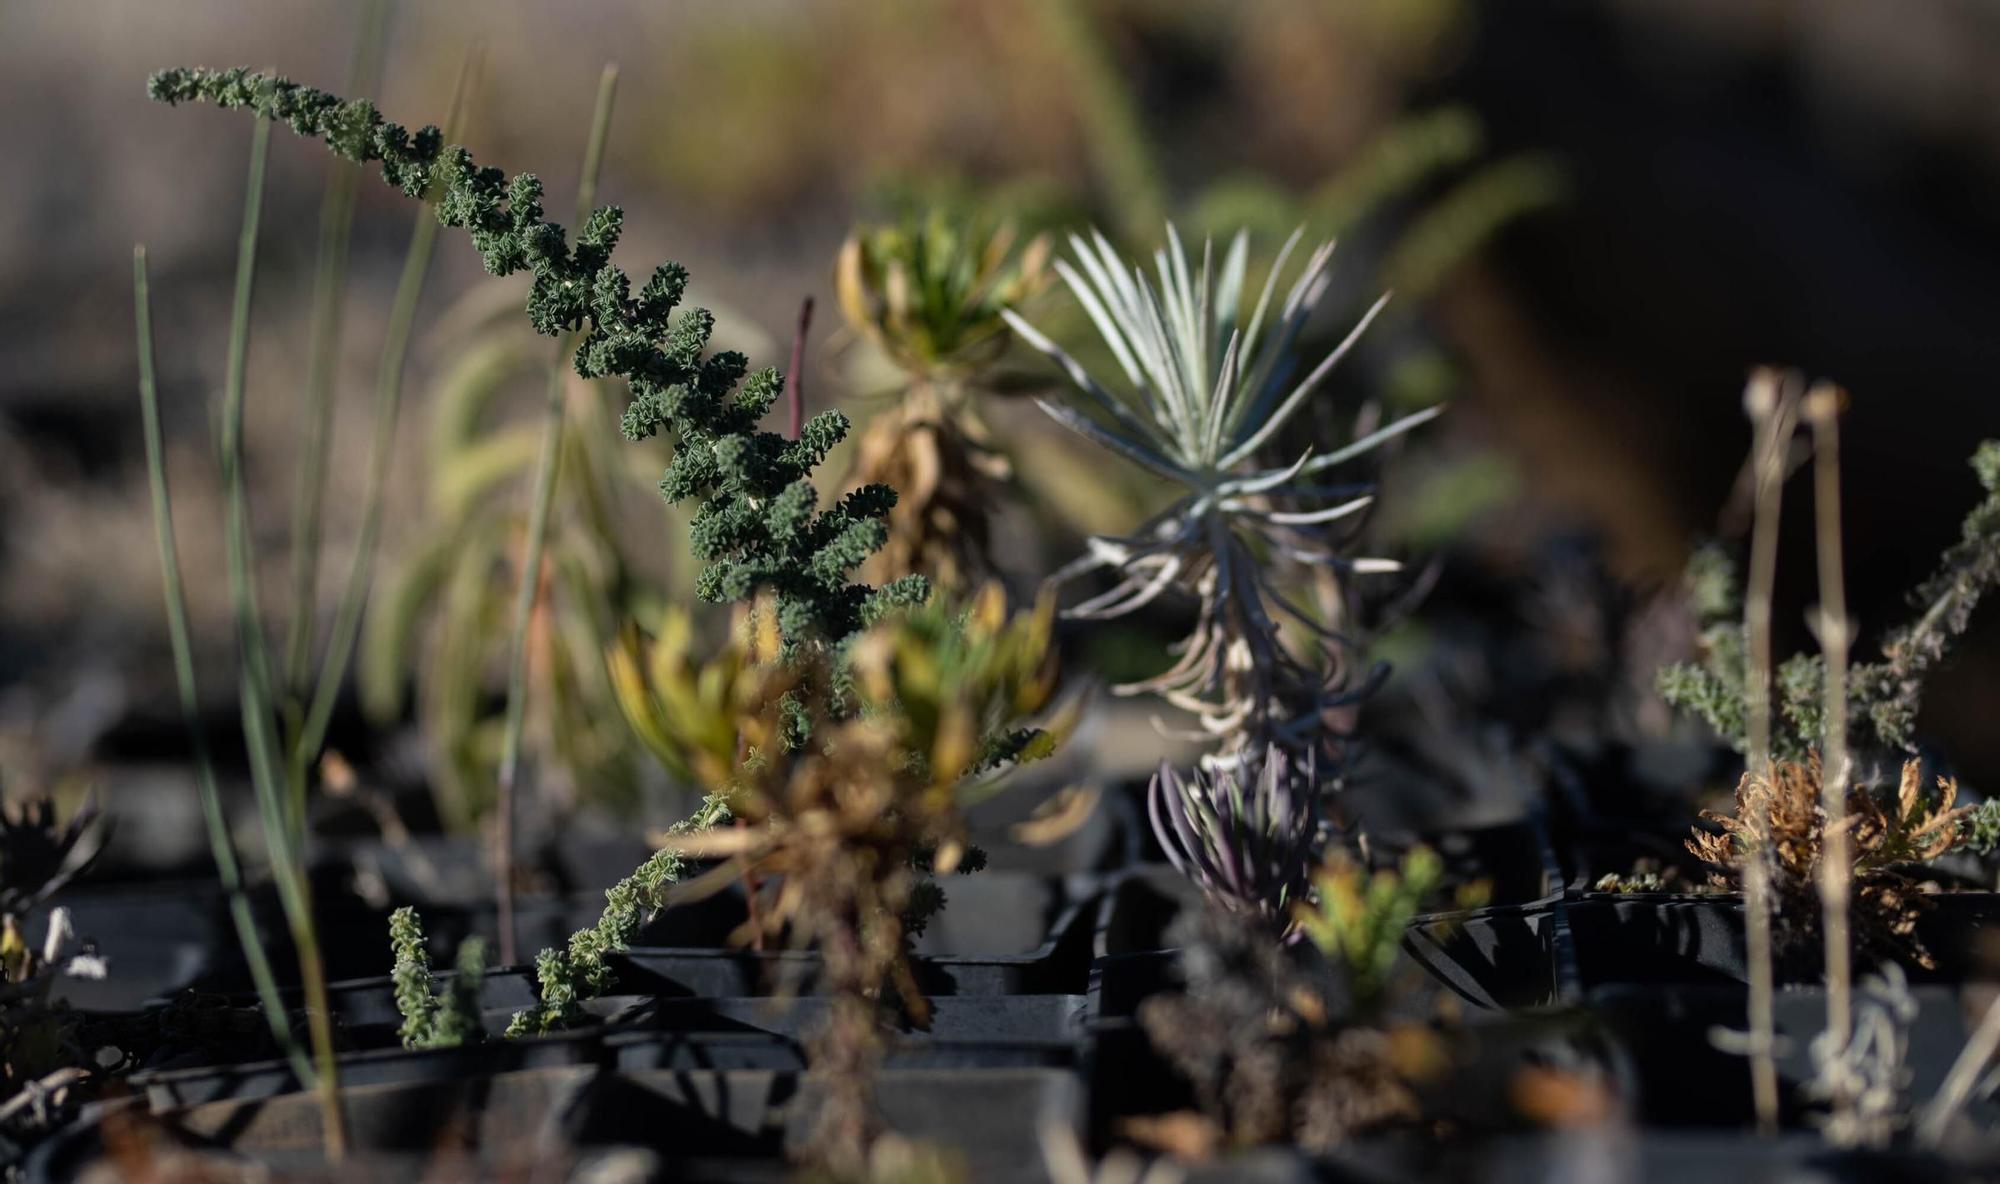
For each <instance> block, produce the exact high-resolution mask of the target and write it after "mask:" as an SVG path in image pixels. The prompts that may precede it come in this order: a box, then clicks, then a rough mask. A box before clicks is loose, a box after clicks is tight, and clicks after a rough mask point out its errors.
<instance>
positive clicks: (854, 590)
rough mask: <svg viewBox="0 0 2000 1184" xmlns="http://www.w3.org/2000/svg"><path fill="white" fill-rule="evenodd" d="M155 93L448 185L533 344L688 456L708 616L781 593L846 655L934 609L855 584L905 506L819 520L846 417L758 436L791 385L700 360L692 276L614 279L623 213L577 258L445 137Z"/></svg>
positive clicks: (215, 92)
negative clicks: (553, 352)
mask: <svg viewBox="0 0 2000 1184" xmlns="http://www.w3.org/2000/svg"><path fill="white" fill-rule="evenodd" d="M147 89H148V92H149V93H150V94H151V95H152V97H153V98H155V99H156V100H159V101H161V102H165V103H170V104H177V103H183V102H197V101H198V102H208V103H213V104H215V105H216V106H218V107H223V108H234V109H248V110H249V111H251V112H253V113H254V114H255V115H257V116H258V117H259V118H262V119H270V120H275V121H278V122H282V123H284V124H286V125H287V126H289V127H290V128H291V129H292V130H293V131H294V132H296V133H297V134H299V135H301V136H308V137H312V138H316V139H320V140H323V141H324V142H325V143H326V145H327V147H328V148H330V149H332V150H333V152H334V153H335V154H337V155H339V156H340V157H342V158H343V159H346V160H350V161H354V162H356V163H358V164H369V163H377V162H379V163H380V165H381V172H382V177H383V180H385V181H387V182H388V183H389V184H391V185H394V186H396V187H397V188H399V189H401V190H402V191H403V192H404V193H406V194H409V195H410V196H412V197H415V196H418V195H421V194H423V193H424V192H425V191H426V190H428V189H429V188H430V186H431V184H432V183H433V182H434V181H436V182H439V183H441V185H442V190H443V192H442V196H441V197H440V198H439V200H438V202H437V207H436V212H437V218H438V221H439V222H440V223H442V224H443V225H445V226H450V227H456V228H462V229H464V230H466V231H467V232H468V233H469V234H470V235H471V237H472V242H473V246H474V247H476V248H477V249H478V251H479V255H480V259H481V261H482V262H483V263H484V264H485V266H486V270H487V271H488V272H490V273H492V274H494V275H499V276H504V275H511V274H513V273H515V272H519V271H526V272H528V273H530V274H531V275H532V276H533V281H534V282H533V284H532V286H531V287H530V289H529V293H528V301H527V312H528V316H529V319H530V320H531V321H532V322H533V324H534V326H535V329H536V331H538V332H540V333H543V334H546V335H549V336H555V335H558V334H561V333H563V332H566V331H570V330H579V331H580V333H579V341H578V345H577V349H576V355H575V366H576V370H577V373H579V374H581V375H583V376H584V377H586V378H600V377H607V376H616V377H619V378H623V379H624V380H625V381H626V382H627V384H628V385H629V386H630V388H631V392H632V402H631V405H630V406H629V407H628V408H627V410H626V412H625V415H624V419H623V423H622V425H621V426H622V428H623V430H624V432H625V435H626V436H627V437H629V438H631V439H635V440H639V439H646V438H649V437H652V436H656V435H662V436H668V437H671V438H672V439H674V441H675V442H676V445H677V447H676V449H675V452H674V457H673V461H672V463H671V464H670V465H669V466H668V468H667V472H666V475H665V477H664V478H663V479H662V480H661V482H660V488H661V491H662V493H664V494H665V495H666V497H667V499H668V500H669V501H672V502H681V501H692V502H695V503H697V509H696V510H695V514H694V519H693V523H692V527H691V530H690V534H691V537H692V541H693V548H694V552H695V556H696V558H698V559H700V560H702V561H703V562H704V563H705V564H707V566H706V567H705V568H704V570H703V571H702V573H701V575H700V577H699V578H698V579H697V581H696V585H695V586H696V592H697V594H698V595H700V596H701V597H702V598H703V599H705V600H709V601H715V602H726V601H737V600H744V599H747V598H749V597H750V596H751V595H753V594H754V593H755V592H757V591H758V590H760V589H768V590H769V591H770V592H771V593H772V594H773V595H774V596H775V598H776V602H777V613H778V622H779V626H780V628H781V629H782V630H783V631H784V635H785V638H786V641H787V643H788V645H789V646H796V645H798V644H801V643H804V642H809V641H834V642H837V641H840V640H842V639H844V638H846V637H848V636H849V635H850V634H852V633H854V632H855V631H856V630H857V629H859V628H861V626H862V625H864V624H865V623H867V622H868V621H869V620H871V619H873V618H874V617H875V616H876V615H878V614H879V613H880V612H881V611H882V610H883V609H885V608H887V607H891V606H894V605H898V604H914V603H917V602H919V601H921V600H922V599H923V595H924V592H925V585H924V582H923V581H922V580H921V579H914V578H913V579H905V580H898V581H895V582H894V583H891V584H889V585H886V586H884V587H881V588H872V587H869V586H867V585H865V584H859V583H855V582H853V581H852V580H851V579H850V574H851V573H852V572H853V570H854V569H855V568H856V567H857V566H859V565H860V563H861V562H862V561H863V560H864V559H866V558H867V557H868V556H869V554H871V553H872V552H873V551H874V550H875V549H876V548H877V547H879V546H881V544H882V542H883V540H884V539H885V537H886V533H887V528H886V527H885V525H884V524H883V521H882V520H883V518H884V516H886V515H887V514H888V512H889V510H890V508H891V507H892V506H894V505H895V501H896V494H895V491H894V490H892V489H890V488H888V487H887V486H881V485H871V486H864V487H862V488H860V489H857V490H855V491H854V492H852V493H850V494H848V495H847V496H846V497H845V498H843V499H841V500H840V501H839V502H838V503H836V504H834V505H832V506H828V507H825V508H822V507H820V505H819V498H818V493H817V492H816V491H815V489H814V487H813V484H812V481H811V476H812V472H813V470H814V468H816V467H817V466H818V465H819V463H820V462H821V461H822V460H824V459H825V458H826V454H827V452H828V451H829V450H830V449H832V448H833V446H834V445H835V444H838V443H839V442H840V441H841V440H842V439H843V438H844V437H845V436H846V435H847V430H848V421H847V419H846V417H845V416H843V415H841V414H840V413H839V412H838V411H824V412H821V413H820V414H818V415H816V416H814V417H813V418H812V419H811V420H809V421H807V422H806V423H805V424H804V425H803V427H802V428H801V430H800V432H799V436H798V439H796V440H790V439H786V438H785V437H783V436H781V435H779V434H777V433H775V432H769V431H763V430H760V429H759V428H758V426H757V425H758V424H759V423H760V422H761V421H762V419H763V417H764V415H765V413H766V412H767V411H769V410H770V408H771V405H772V403H774V402H775V401H776V400H777V398H778V396H779V394H780V393H781V392H782V391H783V389H784V378H783V376H782V375H780V374H779V373H778V371H776V370H774V369H764V370H759V371H757V372H756V373H754V374H752V373H750V371H749V362H748V360H747V359H745V358H744V357H743V355H741V354H739V353H735V352H722V353H717V354H713V355H710V356H706V357H705V356H703V355H704V351H705V350H706V348H707V345H708V338H709V333H710V331H711V330H712V329H713V328H714V324H715V318H714V317H713V316H712V315H711V314H710V313H709V312H708V311H707V310H706V309H700V308H690V309H687V310H684V311H677V310H678V309H679V305H680V301H681V296H682V294H683V293H684V291H685V290H686V287H687V278H688V276H687V271H686V269H685V268H682V267H681V266H680V265H679V264H676V263H666V264H662V265H660V266H659V267H658V268H656V269H654V271H653V274H652V276H651V278H649V279H648V280H647V281H646V282H645V284H644V285H642V286H641V287H640V289H639V291H638V292H637V294H636V295H635V294H634V293H633V291H632V285H631V280H630V279H629V277H627V275H626V273H625V272H624V271H623V270H622V269H620V268H618V267H615V266H613V265H612V264H611V262H610V257H611V252H612V250H613V248H615V247H616V246H617V244H618V239H619V236H620V234H621V232H622V230H623V228H624V215H623V213H622V212H621V211H620V210H619V209H618V207H616V206H602V207H599V208H598V209H596V210H593V211H592V212H591V214H590V216H589V217H588V218H587V219H586V220H585V222H584V224H583V226H582V227H581V228H580V229H579V231H578V233H577V236H576V242H575V244H574V246H572V245H571V244H570V242H569V235H568V232H567V231H566V230H565V229H564V228H563V227H562V226H561V225H559V224H557V223H554V222H550V221H547V220H545V219H544V218H543V217H542V184H541V182H540V180H538V179H537V178H536V177H535V176H534V175H533V174H531V173H520V174H517V175H515V176H514V177H512V178H509V177H508V176H507V175H506V174H505V173H503V172H501V171H500V170H499V169H495V168H486V167H480V166H478V165H476V164H474V163H473V158H472V154H471V153H470V152H468V151H466V150H465V149H464V148H463V147H458V146H451V147H447V146H446V145H445V143H444V137H443V136H442V134H441V133H439V131H438V130H437V128H435V127H425V128H423V129H421V130H419V131H417V132H415V133H412V132H410V131H409V130H408V129H406V128H404V127H403V126H401V125H399V124H396V123H392V122H390V121H388V120H386V119H384V118H383V117H382V115H381V113H380V112H379V111H377V110H376V108H375V105H374V104H373V103H370V102H369V101H367V100H366V99H355V100H351V101H343V100H341V99H340V98H338V97H336V96H334V95H331V94H328V93H326V92H325V91H321V90H316V89H314V88H312V87H308V86H301V85H299V84H297V83H294V82H292V81H290V80H288V79H285V78H281V77H277V76H275V75H270V74H263V73H258V72H255V71H252V70H247V69H243V68H240V67H239V68H236V69H229V70H207V69H198V68H195V69H171V70H163V71H161V72H159V73H158V74H155V75H154V76H153V77H152V79H151V80H150V81H149V82H148V84H147Z"/></svg>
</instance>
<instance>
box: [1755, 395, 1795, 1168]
mask: <svg viewBox="0 0 2000 1184" xmlns="http://www.w3.org/2000/svg"><path fill="white" fill-rule="evenodd" d="M1798 398H1799V392H1798V385H1797V382H1796V381H1795V380H1793V379H1791V378H1789V377H1787V376H1782V375H1780V374H1779V373H1778V372H1777V371H1774V370H1758V371H1757V372H1756V373H1755V374H1753V375H1751V378H1750V385H1749V387H1748V389H1747V390H1745V392H1744V396H1743V404H1744V410H1745V411H1746V412H1747V413H1748V414H1749V416H1750V421H1751V424H1752V425H1753V426H1752V441H1753V443H1752V454H1751V459H1750V463H1751V466H1752V479H1753V481H1754V487H1755V489H1756V501H1755V507H1756V508H1755V516H1754V517H1753V519H1752V524H1751V528H1750V579H1749V587H1748V594H1747V596H1746V597H1745V599H1744V604H1743V631H1744V635H1745V636H1744V640H1745V643H1746V646H1747V649H1748V654H1749V658H1748V669H1747V671H1746V672H1745V673H1746V676H1747V677H1746V678H1745V680H1744V681H1745V687H1744V692H1745V698H1746V700H1747V702H1746V704H1745V706H1746V714H1747V716H1748V722H1749V728H1748V731H1749V739H1750V744H1749V751H1748V755H1749V765H1750V773H1751V775H1752V776H1754V777H1764V778H1769V777H1770V776H1771V775H1772V768H1771V598H1772V587H1773V585H1774V584H1775V583H1776V582H1777V568H1778V515H1779V511H1780V510H1781V508H1782V506H1783V498H1784V483H1785V473H1786V453H1787V451H1788V450H1789V447H1790V444H1791V439H1792V429H1793V427H1794V425H1795V424H1796V422H1797V413H1798ZM1753 815H1754V816H1753V817H1752V819H1751V820H1750V834H1751V836H1752V841H1753V842H1754V843H1755V849H1754V850H1752V851H1749V852H1747V853H1746V854H1747V859H1746V860H1745V866H1744V876H1743V912H1744V931H1745V938H1746V942H1747V945H1748V946H1749V963H1750V966H1749V969H1750V1090H1751V1097H1752V1100H1753V1102H1754V1103H1755V1105H1756V1110H1757V1129H1758V1132H1759V1133H1760V1134H1765V1135H1770V1134H1775V1133H1776V1132H1777V1127H1778V1067H1777V1063H1776V1061H1775V1059H1774V1058H1773V1055H1772V1047H1771V1045H1772V1034H1773V1029H1774V1024H1773V1019H1772V1006H1771V995H1772V990H1773V977H1774V976H1773V969H1772V965H1771V851H1770V820H1769V799H1768V797H1760V798H1759V799H1758V800H1757V804H1756V805H1755V806H1754V807H1753Z"/></svg>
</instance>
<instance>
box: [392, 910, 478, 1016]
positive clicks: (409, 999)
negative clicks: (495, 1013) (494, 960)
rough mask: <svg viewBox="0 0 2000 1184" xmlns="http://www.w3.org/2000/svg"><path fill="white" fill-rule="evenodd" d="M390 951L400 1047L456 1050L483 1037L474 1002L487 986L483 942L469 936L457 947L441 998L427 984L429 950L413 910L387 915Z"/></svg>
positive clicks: (429, 971)
mask: <svg viewBox="0 0 2000 1184" xmlns="http://www.w3.org/2000/svg"><path fill="white" fill-rule="evenodd" d="M389 947H390V949H391V950H392V951H394V953H395V955H396V965H395V968H394V969H393V970H391V971H390V979H391V981H393V982H394V983H395V990H396V1012H397V1014H399V1015H401V1016H402V1017H403V1025H402V1027H400V1028H398V1029H396V1035H398V1036H400V1037H401V1038H402V1041H403V1047H404V1048H456V1047H458V1046H459V1045H461V1044H474V1043H477V1042H478V1041H480V1040H482V1039H484V1038H485V1035H486V1026H485V1024H484V1023H483V1022H482V1021H481V1019H480V1010H479V997H480V994H481V991H482V989H483V988H484V986H485V984H486V942H485V940H484V939H482V938H477V937H468V938H466V939H465V940H464V941H462V942H460V943H459V946H458V956H457V960H456V966H455V970H456V971H457V973H455V974H453V975H452V979H451V982H450V983H449V984H447V986H446V987H445V990H444V992H443V993H442V994H440V993H439V992H438V990H437V987H436V984H434V983H433V982H432V981H431V956H430V950H429V949H428V948H427V946H426V945H425V942H424V924H423V922H422V921H421V920H420V919H418V917H417V910H415V909H412V908H400V909H397V910H396V911H395V912H393V913H391V914H389Z"/></svg>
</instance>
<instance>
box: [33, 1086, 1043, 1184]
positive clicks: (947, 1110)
mask: <svg viewBox="0 0 2000 1184" xmlns="http://www.w3.org/2000/svg"><path fill="white" fill-rule="evenodd" d="M343 1070H344V1073H345V1082H344V1084H343V1100H344V1102H345V1105H346V1116H347V1122H348V1130H349V1135H350V1138H351V1140H352V1141H353V1143H354V1144H355V1145H356V1146H357V1147H359V1148H362V1149H364V1150H363V1151H362V1158H361V1159H360V1161H359V1163H358V1164H356V1165H353V1166H355V1167H356V1168H357V1169H358V1168H361V1167H365V1169H366V1172H367V1175H366V1176H365V1177H363V1178H367V1179H371V1180H410V1181H416V1180H421V1179H426V1178H435V1173H436V1171H437V1170H438V1168H439V1166H440V1165H441V1164H442V1165H450V1164H452V1163H453V1160H454V1156H458V1157H460V1158H458V1163H459V1164H460V1166H461V1167H464V1168H468V1169H470V1172H469V1174H471V1175H473V1176H475V1177H477V1178H499V1177H504V1176H506V1175H508V1174H509V1172H510V1171H511V1172H515V1173H518V1172H520V1171H522V1170H524V1169H526V1168H528V1167H540V1168H544V1169H546V1168H547V1167H548V1166H550V1165H552V1164H561V1163H564V1162H566V1161H570V1162H573V1161H575V1160H578V1159H580V1158H583V1157H585V1156H588V1155H589V1154H591V1153H592V1152H594V1151H601V1150H604V1149H615V1148H619V1147H626V1146H639V1147H643V1148H645V1149H646V1150H647V1152H648V1154H649V1155H650V1156H651V1157H652V1159H653V1160H654V1162H655V1164H656V1167H657V1172H656V1175H655V1178H658V1179H663V1180H724V1179H727V1180H742V1179H761V1178H772V1179H782V1178H785V1175H786V1174H787V1169H786V1168H785V1166H784V1159H783V1156H784V1153H785V1151H786V1150H787V1148H789V1147H792V1146H795V1145H797V1144H798V1143H799V1142H800V1141H801V1140H802V1139H803V1137H804V1135H805V1133H806V1132H807V1131H808V1130H809V1129H810V1126H811V1122H812V1120H813V1115H814V1112H815V1110H816V1106H817V1094H816V1088H817V1087H816V1083H815V1082H814V1080H813V1079H812V1078H811V1077H810V1076H809V1075H807V1074H803V1073H800V1072H799V1071H798V1070H797V1069H796V1068H769V1067H741V1066H736V1065H731V1064H726V1063H725V1064H717V1065H674V1066H668V1067H643V1066H629V1065H609V1064H581V1065H540V1066H532V1067H519V1068H511V1069H500V1070H494V1069H492V1068H491V1066H490V1065H484V1064H475V1063H473V1062H469V1061H467V1060H466V1059H464V1058H459V1057H438V1056H435V1055H432V1054H410V1053H402V1054H388V1055H386V1056H382V1057H373V1056H370V1057H364V1058H350V1059H349V1060H348V1061H347V1062H344V1064H343ZM482 1070H484V1071H482ZM876 1090H877V1101H878V1104H879V1105H880V1107H881V1110H882V1113H883V1115H884V1117H885V1118H886V1119H887V1120H888V1121H889V1122H890V1123H891V1124H892V1125H893V1126H895V1128H896V1129H898V1130H902V1131H905V1132H907V1133H908V1134H910V1135H913V1136H916V1137H920V1138H922V1137H929V1138H937V1139H943V1140H948V1141H949V1142H951V1143H952V1144H953V1145H954V1146H955V1147H956V1148H957V1149H958V1150H959V1151H960V1153H962V1154H963V1155H964V1156H965V1157H966V1159H967V1162H968V1163H969V1164H970V1165H972V1168H973V1171H974V1172H975V1176H976V1178H977V1179H980V1180H994V1181H1002V1182H1007V1184H1012V1182H1015V1181H1019V1182H1022V1184H1027V1182H1030V1181H1034V1182H1039V1181H1042V1180H1045V1179H1046V1178H1047V1177H1046V1173H1045V1171H1044V1169H1043V1167H1042V1164H1041V1159H1040V1157H1039V1156H1038V1155H1035V1154H1033V1153H1032V1151H1029V1150H1028V1149H1031V1148H1033V1147H1035V1146H1036V1145H1037V1144H1036V1138H1037V1133H1038V1131H1039V1130H1040V1129H1041V1128H1042V1127H1043V1126H1044V1124H1047V1123H1050V1122H1054V1123H1060V1124H1067V1125H1071V1126H1072V1127H1074V1126H1075V1125H1076V1124H1077V1122H1078V1120H1079V1117H1080V1115H1081V1110H1082V1095H1081V1089H1080V1086H1079V1083H1078V1081H1077V1079H1076V1077H1075V1075H1074V1074H1073V1073H1071V1072H1069V1071H1068V1070H1064V1069H1060V1068H1043V1067H1036V1066H1008V1065H999V1066H994V1065H981V1066H980V1067H978V1068H974V1069H967V1068H953V1067H920V1066H912V1067H900V1066H898V1067H891V1068H889V1069H887V1070H885V1071H884V1072H883V1073H882V1074H880V1075H879V1077H878V1080H877V1084H876ZM148 1101H150V1102H151V1103H152V1104H151V1106H150V1110H151V1112H152V1114H153V1115H154V1116H155V1117H159V1118H164V1119H169V1120H171V1122H172V1125H173V1129H174V1130H176V1131H177V1132H179V1135H180V1137H181V1138H182V1139H184V1140H186V1141H188V1142H190V1143H193V1144H195V1145H199V1146H204V1147H207V1148H209V1149H212V1150H215V1151H219V1152H222V1153H225V1154H229V1155H232V1156H236V1157H241V1158H243V1159H247V1160H251V1161H255V1162H257V1163H260V1164H262V1165H265V1166H267V1167H269V1168H271V1169H274V1170H276V1171H277V1172H279V1173H290V1172H293V1171H297V1172H300V1173H301V1174H303V1175H305V1176H306V1177H307V1178H310V1177H311V1175H312V1174H313V1173H314V1172H315V1171H316V1170H319V1171H323V1170H324V1162H325V1161H324V1153H323V1149H322V1144H321V1141H320V1139H321V1135H320V1119H319V1112H318V1103H317V1101H316V1100H315V1097H314V1095H312V1094H310V1093H300V1092H292V1093H287V1094H282V1095H254V1094H243V1093H237V1094H231V1095H224V1096H213V1097H210V1098H208V1099H207V1100H190V1101H185V1102H181V1103H179V1104H170V1105H166V1106H161V1105H160V1104H159V1099H158V1098H156V1097H149V1099H148ZM132 1104H135V1105H143V1104H144V1103H132ZM109 1110H110V1107H109V1106H105V1105H100V1106H99V1107H97V1108H96V1109H94V1110H93V1111H92V1112H91V1113H90V1114H88V1115H86V1116H85V1118H84V1119H83V1120H82V1121H80V1122H78V1123H77V1124H74V1125H73V1126H72V1127H71V1128H70V1129H69V1130H67V1131H66V1132H64V1133H63V1134H62V1135H60V1136H58V1137H57V1138H55V1139H52V1140H50V1141H49V1142H48V1143H46V1144H44V1145H43V1146H42V1147H41V1148H39V1149H38V1150H37V1153H36V1154H35V1156H34V1157H33V1158H32V1160H31V1161H30V1164H29V1168H28V1173H27V1176H28V1179H29V1180H31V1181H47V1182H51V1184H52V1182H55V1181H66V1180H70V1179H74V1178H76V1176H77V1175H78V1174H79V1173H80V1172H81V1171H82V1170H83V1169H84V1168H85V1167H86V1165H88V1164H90V1163H92V1162H93V1161H96V1160H97V1159H98V1158H99V1157H100V1156H101V1155H102V1153H103V1150H104V1148H103V1140H102V1130H103V1122H104V1120H105V1118H106V1117H107V1115H108V1114H109ZM459 1147H462V1148H463V1149H464V1150H463V1151H458V1150H455V1149H456V1148H459ZM1024 1152H1025V1153H1024ZM347 1178H354V1177H351V1176H350V1177H347Z"/></svg>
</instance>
